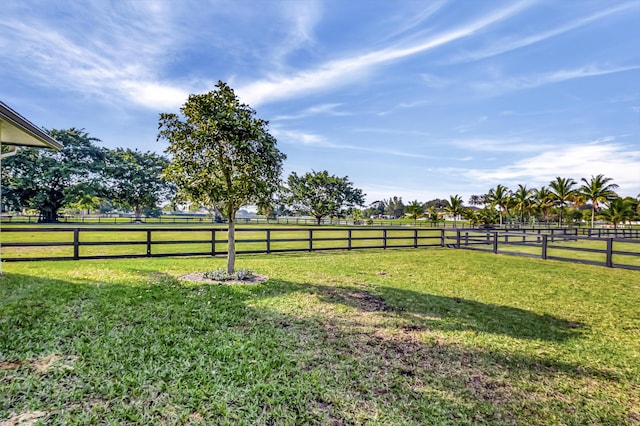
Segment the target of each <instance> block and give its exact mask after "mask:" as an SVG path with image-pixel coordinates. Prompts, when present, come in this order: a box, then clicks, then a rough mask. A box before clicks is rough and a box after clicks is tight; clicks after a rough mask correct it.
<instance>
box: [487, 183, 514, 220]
mask: <svg viewBox="0 0 640 426" xmlns="http://www.w3.org/2000/svg"><path fill="white" fill-rule="evenodd" d="M486 200H487V202H488V203H489V204H490V205H491V207H492V208H495V207H498V209H499V210H500V225H502V219H503V217H502V216H503V213H506V214H509V201H510V200H511V191H510V190H509V188H507V187H506V186H504V185H501V184H498V185H497V186H496V187H495V188H492V189H490V190H489V193H488V194H487V197H486Z"/></svg>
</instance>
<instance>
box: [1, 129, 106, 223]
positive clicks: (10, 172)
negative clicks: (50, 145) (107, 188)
mask: <svg viewBox="0 0 640 426" xmlns="http://www.w3.org/2000/svg"><path fill="white" fill-rule="evenodd" d="M48 133H49V134H50V135H51V136H52V137H53V138H54V139H56V140H58V141H60V142H61V143H62V145H63V148H62V149H61V150H60V151H50V150H37V149H34V148H25V149H21V150H19V151H18V152H17V154H16V155H14V156H12V157H9V158H8V159H7V160H5V161H4V162H3V165H4V166H5V171H4V172H5V176H6V179H5V184H6V186H8V187H9V192H10V194H11V198H12V200H13V202H14V203H15V204H17V205H19V206H22V207H27V208H32V209H35V210H37V211H38V214H39V216H40V219H39V220H40V221H41V222H56V221H57V220H58V212H59V210H60V209H61V208H62V207H63V206H64V205H65V204H68V203H74V202H78V201H80V200H82V199H84V200H87V199H89V198H92V197H97V196H99V195H101V194H102V189H103V188H102V179H101V172H102V169H103V168H104V151H103V150H101V149H100V148H99V147H97V146H96V145H95V144H94V142H99V139H96V138H93V137H91V136H89V134H88V133H86V132H85V131H84V130H79V129H75V128H71V129H68V130H51V131H49V132H48Z"/></svg>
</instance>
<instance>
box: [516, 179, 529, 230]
mask: <svg viewBox="0 0 640 426" xmlns="http://www.w3.org/2000/svg"><path fill="white" fill-rule="evenodd" d="M532 207H533V191H532V190H530V189H528V188H527V186H526V185H518V189H516V191H515V192H514V193H513V209H514V210H515V211H516V212H517V213H519V214H520V223H524V216H525V214H526V215H529V214H530V213H531V209H532Z"/></svg>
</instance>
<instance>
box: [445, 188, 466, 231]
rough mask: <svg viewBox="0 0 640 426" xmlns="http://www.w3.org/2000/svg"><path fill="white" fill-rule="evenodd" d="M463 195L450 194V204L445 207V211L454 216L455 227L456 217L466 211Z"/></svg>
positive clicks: (454, 223)
mask: <svg viewBox="0 0 640 426" xmlns="http://www.w3.org/2000/svg"><path fill="white" fill-rule="evenodd" d="M462 203H463V201H462V197H460V196H459V195H458V194H456V195H450V196H449V205H448V206H447V207H445V211H446V212H447V213H449V214H450V215H452V216H453V227H454V228H455V227H456V218H457V217H458V216H460V215H462V213H463V212H464V206H463V205H462Z"/></svg>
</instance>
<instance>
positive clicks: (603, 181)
mask: <svg viewBox="0 0 640 426" xmlns="http://www.w3.org/2000/svg"><path fill="white" fill-rule="evenodd" d="M581 180H582V182H583V185H582V186H581V187H580V193H582V195H583V196H584V197H585V199H586V200H590V201H591V228H593V225H594V223H595V217H596V211H598V205H599V204H600V203H607V202H608V201H611V200H612V199H614V198H615V197H617V194H616V192H615V191H614V189H616V188H618V185H617V184H615V183H609V182H611V181H612V180H613V179H611V178H608V177H604V175H597V176H593V175H592V176H591V179H590V180H587V179H585V178H582V179H581Z"/></svg>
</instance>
